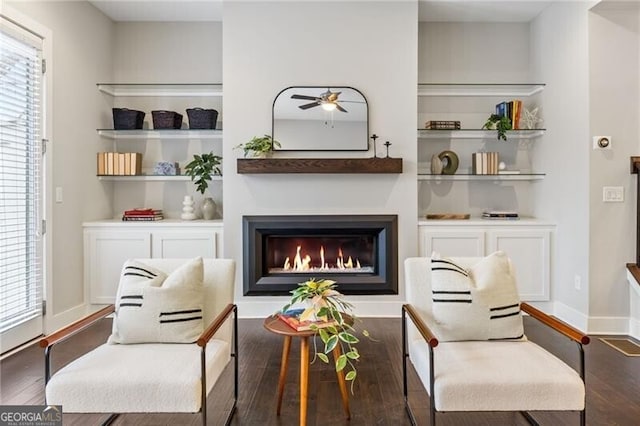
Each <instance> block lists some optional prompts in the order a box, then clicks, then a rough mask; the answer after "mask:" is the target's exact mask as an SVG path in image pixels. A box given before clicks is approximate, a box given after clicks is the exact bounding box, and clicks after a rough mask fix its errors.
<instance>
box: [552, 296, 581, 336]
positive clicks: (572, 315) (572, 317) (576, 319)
mask: <svg viewBox="0 0 640 426" xmlns="http://www.w3.org/2000/svg"><path fill="white" fill-rule="evenodd" d="M553 315H554V316H556V317H557V318H559V319H560V320H562V321H564V322H566V323H567V324H569V325H571V326H573V327H575V328H577V329H578V330H580V331H582V332H583V333H584V332H589V317H588V316H587V315H585V314H583V313H582V312H580V311H578V310H576V309H574V308H572V307H571V306H567V305H565V304H564V303H561V302H555V303H554V304H553Z"/></svg>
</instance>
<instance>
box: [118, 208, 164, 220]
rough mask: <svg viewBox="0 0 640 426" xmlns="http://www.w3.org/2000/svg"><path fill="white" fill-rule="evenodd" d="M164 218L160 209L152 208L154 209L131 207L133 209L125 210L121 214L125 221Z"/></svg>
mask: <svg viewBox="0 0 640 426" xmlns="http://www.w3.org/2000/svg"><path fill="white" fill-rule="evenodd" d="M162 219H164V215H163V214H162V210H154V209H133V210H125V212H124V213H123V214H122V220H124V221H125V222H126V221H136V220H140V221H153V220H162Z"/></svg>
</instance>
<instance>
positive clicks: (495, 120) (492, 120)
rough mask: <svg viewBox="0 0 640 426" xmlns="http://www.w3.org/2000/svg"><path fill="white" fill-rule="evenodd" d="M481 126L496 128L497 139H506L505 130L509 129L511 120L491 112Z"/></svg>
mask: <svg viewBox="0 0 640 426" xmlns="http://www.w3.org/2000/svg"><path fill="white" fill-rule="evenodd" d="M482 128H483V129H487V130H493V129H496V130H497V131H498V139H502V140H503V141H506V140H507V130H511V120H510V119H509V117H506V116H503V115H497V114H491V115H490V116H489V118H487V122H486V123H484V126H482Z"/></svg>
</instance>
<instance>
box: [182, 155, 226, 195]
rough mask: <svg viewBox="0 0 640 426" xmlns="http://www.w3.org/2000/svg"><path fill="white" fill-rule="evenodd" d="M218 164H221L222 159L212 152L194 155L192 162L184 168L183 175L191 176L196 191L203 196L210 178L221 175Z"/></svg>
mask: <svg viewBox="0 0 640 426" xmlns="http://www.w3.org/2000/svg"><path fill="white" fill-rule="evenodd" d="M220 164H222V157H221V156H219V155H215V154H214V153H213V152H210V153H208V154H207V153H205V154H200V155H198V154H196V155H194V156H193V160H192V161H191V162H190V163H189V164H187V165H186V166H185V168H184V173H185V174H186V175H187V176H191V180H192V181H193V182H194V183H195V184H196V189H197V190H198V191H199V192H200V193H201V194H203V195H204V192H205V191H206V190H207V188H208V187H209V181H210V180H211V178H212V176H213V175H220V174H221V173H220Z"/></svg>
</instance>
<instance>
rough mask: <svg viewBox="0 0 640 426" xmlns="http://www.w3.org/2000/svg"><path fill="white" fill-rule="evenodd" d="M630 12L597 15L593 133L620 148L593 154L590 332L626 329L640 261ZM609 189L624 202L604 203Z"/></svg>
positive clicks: (635, 26)
mask: <svg viewBox="0 0 640 426" xmlns="http://www.w3.org/2000/svg"><path fill="white" fill-rule="evenodd" d="M629 6H630V5H629V4H628V3H626V4H625V3H622V2H606V3H605V4H602V5H600V6H597V7H596V8H594V10H593V12H592V13H590V15H589V48H590V49H589V69H590V72H591V76H590V97H591V99H590V116H591V119H590V125H591V134H592V135H608V136H611V137H612V140H613V142H614V144H613V149H612V150H607V151H604V150H592V151H591V152H590V154H591V155H590V166H591V167H590V169H591V173H590V192H591V203H590V211H591V216H590V238H591V248H590V259H591V262H590V277H591V278H590V281H591V285H590V287H589V299H590V300H589V306H590V311H589V315H590V316H591V322H592V323H593V326H592V327H590V329H596V330H598V331H599V330H602V331H604V332H607V331H610V330H612V329H618V330H619V329H621V328H623V327H622V326H621V325H620V324H624V323H626V317H627V316H628V313H629V283H628V281H627V279H626V268H625V263H627V262H635V249H636V247H635V243H636V239H635V238H636V232H635V227H636V199H637V194H636V181H637V178H638V176H637V175H632V174H630V172H629V157H630V156H633V155H638V152H639V151H638V148H639V142H638V141H639V140H640V131H639V125H640V123H639V121H638V117H640V102H639V99H640V98H639V96H638V93H639V91H640V79H639V78H638V76H639V75H640V65H639V60H640V37H639V35H640V33H639V31H640V14H639V10H640V9H639V8H638V7H637V6H636V7H629ZM614 64H615V65H614ZM603 186H621V187H623V188H624V198H625V201H624V203H603V202H602V187H603ZM632 314H633V312H632ZM636 314H637V313H636ZM632 316H633V315H632ZM636 319H640V317H636ZM616 325H617V327H616Z"/></svg>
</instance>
